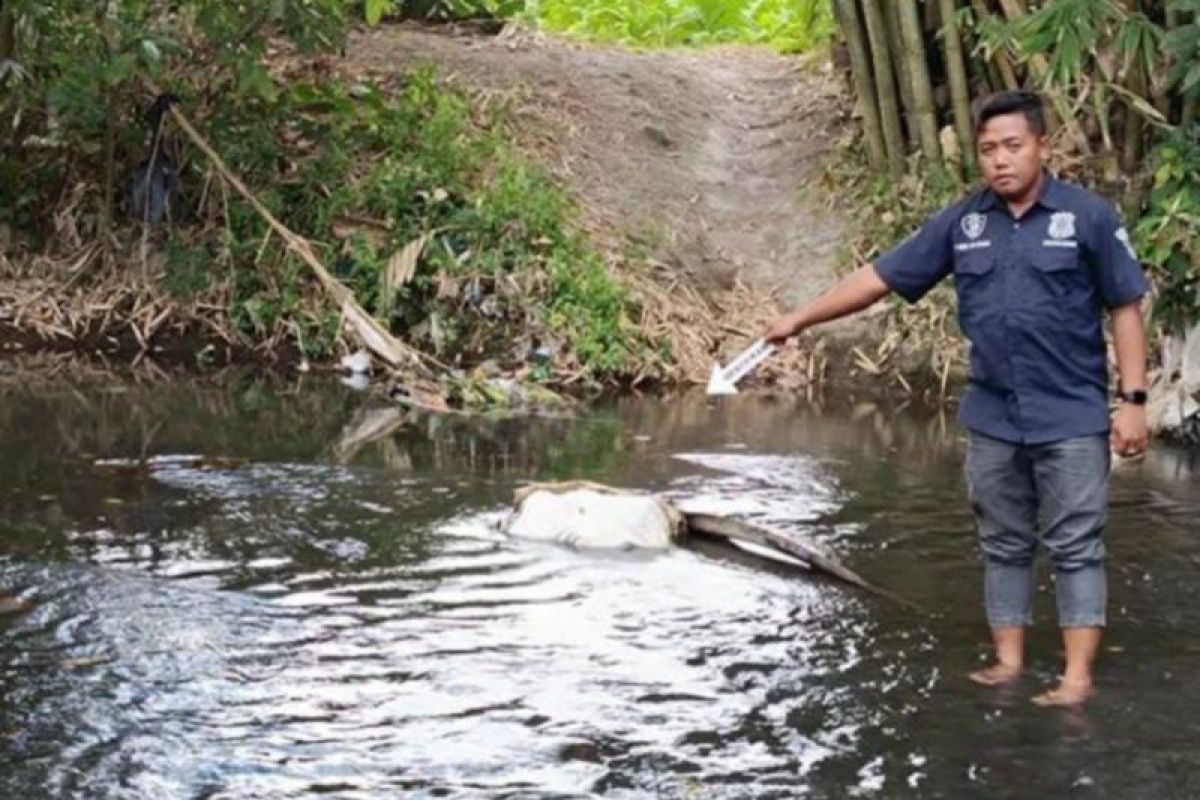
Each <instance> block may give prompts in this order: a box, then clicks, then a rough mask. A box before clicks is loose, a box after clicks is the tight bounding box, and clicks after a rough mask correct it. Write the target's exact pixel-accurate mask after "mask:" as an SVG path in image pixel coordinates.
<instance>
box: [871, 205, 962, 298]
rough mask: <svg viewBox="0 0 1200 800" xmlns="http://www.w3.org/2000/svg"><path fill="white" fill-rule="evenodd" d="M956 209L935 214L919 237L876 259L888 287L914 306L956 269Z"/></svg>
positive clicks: (876, 268)
mask: <svg viewBox="0 0 1200 800" xmlns="http://www.w3.org/2000/svg"><path fill="white" fill-rule="evenodd" d="M957 219H958V213H957V209H956V208H955V207H951V208H948V209H945V210H943V211H941V212H939V213H937V214H934V215H933V216H932V217H930V218H929V219H928V220H926V222H925V224H924V225H922V226H921V228H920V230H918V231H917V232H916V233H915V234H913V235H912V236H910V237H909V238H908V239H906V240H905V241H903V242H901V243H900V244H899V245H897V246H896V247H894V248H892V249H891V250H889V251H888V252H886V253H884V254H883V255H881V256H880V257H879V258H877V259H876V260H875V272H876V274H878V275H879V279H880V280H882V281H883V282H884V283H885V284H887V287H888V288H889V289H891V290H892V291H893V292H895V293H896V294H898V295H900V296H901V297H903V298H904V299H905V300H907V301H908V302H910V303H915V302H917V301H918V300H920V299H921V298H922V297H924V296H925V294H926V293H927V292H928V291H929V290H930V289H932V288H933V287H934V286H936V285H937V283H938V281H940V280H941V279H942V278H944V277H946V276H947V275H949V274H950V271H951V270H952V269H953V268H954V244H953V239H952V233H953V230H954V225H955V223H956V222H957Z"/></svg>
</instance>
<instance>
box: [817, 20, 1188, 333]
mask: <svg viewBox="0 0 1200 800" xmlns="http://www.w3.org/2000/svg"><path fill="white" fill-rule="evenodd" d="M833 6H834V12H835V16H836V19H837V24H838V28H839V30H840V33H841V37H840V38H841V41H840V42H839V43H838V45H837V48H838V51H839V54H840V55H841V60H842V62H843V63H846V64H847V66H848V67H849V71H850V77H851V80H852V82H853V89H854V93H855V95H856V96H857V99H858V113H859V115H860V117H861V122H862V134H863V142H864V147H865V150H866V154H867V157H868V159H869V161H870V163H871V166H872V167H873V168H874V169H875V170H877V171H878V172H880V173H887V174H890V175H891V176H892V177H893V178H894V179H899V178H901V177H903V176H904V175H905V174H906V173H908V172H909V171H911V170H913V169H916V168H934V169H945V170H948V171H950V172H953V173H956V174H957V175H958V176H959V177H960V178H961V179H963V180H968V181H969V180H970V179H972V177H973V175H974V165H973V163H972V161H973V159H972V154H973V147H972V125H971V102H972V100H973V99H974V98H977V97H980V96H982V95H984V94H986V93H988V92H991V91H997V90H1005V89H1017V88H1031V89H1035V90H1037V91H1040V92H1041V93H1042V94H1043V96H1044V97H1045V98H1046V99H1047V100H1048V106H1049V108H1050V109H1051V115H1050V116H1051V125H1052V153H1053V155H1052V166H1053V167H1054V168H1055V169H1056V170H1057V171H1058V172H1059V173H1060V174H1064V175H1067V176H1070V177H1073V178H1076V179H1079V180H1082V181H1084V182H1085V183H1088V184H1090V185H1092V186H1094V187H1096V188H1097V189H1098V190H1100V191H1101V192H1102V193H1104V194H1106V195H1108V196H1109V197H1111V198H1113V199H1115V200H1117V201H1118V202H1119V203H1120V205H1121V207H1122V210H1123V212H1124V213H1125V214H1126V215H1127V216H1128V217H1129V218H1130V219H1131V220H1132V221H1134V222H1135V223H1136V228H1135V230H1136V231H1137V238H1138V244H1139V247H1140V249H1141V250H1142V253H1143V258H1145V259H1146V261H1147V264H1148V266H1149V267H1150V268H1151V269H1152V270H1153V271H1154V272H1155V273H1156V274H1155V278H1156V284H1157V285H1158V287H1159V292H1158V296H1157V298H1156V305H1155V313H1156V317H1157V319H1158V320H1159V321H1160V323H1162V324H1164V325H1165V326H1166V327H1167V328H1168V329H1180V328H1182V327H1183V326H1185V325H1188V324H1191V323H1194V322H1195V321H1196V320H1197V319H1200V295H1198V289H1200V245H1198V244H1197V241H1198V240H1200V125H1198V123H1200V119H1198V102H1200V0H833Z"/></svg>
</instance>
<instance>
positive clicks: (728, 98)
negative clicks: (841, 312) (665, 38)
mask: <svg viewBox="0 0 1200 800" xmlns="http://www.w3.org/2000/svg"><path fill="white" fill-rule="evenodd" d="M347 56H348V62H349V65H350V68H351V69H352V70H357V71H360V72H362V73H366V74H372V75H375V76H382V75H385V74H387V73H394V72H396V71H397V70H399V69H403V68H407V67H410V66H413V65H416V64H423V63H428V64H433V65H435V66H436V67H437V69H438V70H439V72H440V73H441V74H442V75H443V76H445V77H447V78H448V79H450V80H453V81H456V82H459V83H461V84H462V85H465V86H468V87H471V88H474V89H479V90H482V91H485V92H487V91H503V90H512V89H515V90H517V96H518V97H519V98H520V101H519V106H518V109H517V114H516V118H517V120H518V123H517V127H518V138H519V140H520V141H521V143H522V144H523V145H524V146H525V147H526V148H527V149H529V150H531V151H533V152H535V153H536V154H537V155H538V156H539V159H540V160H541V161H542V162H543V163H545V164H546V165H547V166H548V167H549V168H550V169H551V170H552V171H553V172H554V174H555V175H556V176H557V177H559V178H560V179H561V180H562V181H563V182H564V183H565V184H566V185H567V186H568V187H569V188H570V189H571V190H572V192H573V193H574V195H575V196H576V198H577V199H578V201H579V203H580V205H581V207H582V209H583V214H584V220H583V221H584V224H585V225H586V226H587V227H588V229H589V230H590V231H591V232H592V233H593V235H594V236H595V237H596V238H597V239H598V240H599V241H601V242H602V243H603V244H606V245H608V246H609V247H611V248H613V249H616V250H620V249H622V248H628V247H629V245H630V243H633V244H634V246H640V247H641V248H643V250H644V251H645V252H648V253H649V254H651V255H652V257H653V259H655V260H657V261H659V262H661V264H662V265H663V268H664V269H665V270H667V271H669V272H670V273H671V275H672V276H673V277H682V276H688V277H690V278H692V279H693V280H694V281H696V285H698V286H700V287H710V288H719V287H720V288H727V287H729V286H731V285H732V284H733V283H734V282H735V281H737V280H738V279H740V280H741V281H743V282H744V283H746V284H747V285H750V286H754V287H760V288H763V289H766V288H770V287H776V286H777V287H779V288H780V296H781V298H782V299H783V300H784V301H785V302H795V301H800V300H803V299H807V298H810V297H813V296H815V295H816V294H817V293H819V292H820V290H821V289H822V288H823V287H825V286H827V285H828V284H829V282H830V281H831V280H832V278H833V275H834V269H835V266H836V263H837V260H838V255H839V252H838V251H839V247H840V244H841V234H842V231H843V229H844V221H843V220H841V219H839V218H838V217H837V216H836V213H835V212H834V211H832V210H831V209H829V208H828V205H827V203H826V200H827V197H826V196H824V195H825V194H826V193H825V192H823V191H822V190H821V189H819V188H817V187H816V186H815V185H814V179H815V178H817V177H818V176H819V174H820V170H821V162H822V157H823V156H825V155H826V154H827V153H829V151H830V149H831V148H832V147H833V146H834V145H835V143H836V141H837V138H838V136H839V135H840V131H841V130H842V129H843V126H844V124H845V122H846V120H845V119H844V109H845V108H846V107H847V105H848V104H846V103H845V102H844V100H843V98H842V96H841V93H840V92H841V89H840V85H839V83H838V81H837V80H836V78H835V76H834V74H833V73H832V72H831V71H830V70H829V68H828V67H826V66H824V65H823V64H821V63H810V64H805V63H803V62H802V61H801V60H800V59H797V58H789V57H784V56H779V55H776V54H774V53H772V52H770V51H767V50H764V49H755V48H743V47H736V48H735V47H729V48H719V49H712V50H705V51H688V50H673V51H656V52H635V51H630V50H627V49H623V48H619V47H607V46H599V45H591V44H583V43H576V42H566V41H562V40H560V39H556V38H552V37H547V36H544V35H541V34H533V33H528V32H523V31H506V32H505V33H504V34H502V35H501V36H499V37H482V36H477V35H463V34H454V33H450V32H442V31H437V30H430V29H421V28H414V27H407V26H401V27H385V28H381V29H376V30H372V31H369V32H365V33H362V34H360V35H358V36H357V37H356V38H355V39H353V40H352V42H351V44H350V46H349V47H348V49H347Z"/></svg>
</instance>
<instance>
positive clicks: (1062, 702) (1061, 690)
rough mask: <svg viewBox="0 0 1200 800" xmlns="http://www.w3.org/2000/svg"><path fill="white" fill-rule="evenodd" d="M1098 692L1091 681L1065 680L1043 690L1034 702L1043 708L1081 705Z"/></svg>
mask: <svg viewBox="0 0 1200 800" xmlns="http://www.w3.org/2000/svg"><path fill="white" fill-rule="evenodd" d="M1095 694H1096V689H1095V688H1094V687H1093V686H1092V684H1091V683H1067V682H1066V681H1063V682H1062V683H1060V684H1058V686H1057V687H1056V688H1054V689H1051V690H1049V691H1047V692H1042V693H1041V694H1039V695H1038V696H1037V697H1035V698H1033V704H1034V705H1038V706H1041V707H1042V708H1055V707H1064V706H1066V707H1070V706H1081V705H1083V704H1084V703H1086V702H1087V701H1088V700H1090V699H1092V697H1093V696H1094V695H1095Z"/></svg>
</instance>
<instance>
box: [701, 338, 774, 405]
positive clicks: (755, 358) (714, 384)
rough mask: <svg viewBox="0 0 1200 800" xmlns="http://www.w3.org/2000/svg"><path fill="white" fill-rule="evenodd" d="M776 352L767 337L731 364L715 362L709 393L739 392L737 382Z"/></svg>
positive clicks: (743, 352)
mask: <svg viewBox="0 0 1200 800" xmlns="http://www.w3.org/2000/svg"><path fill="white" fill-rule="evenodd" d="M774 352H775V345H773V344H767V342H766V340H765V339H759V340H758V341H756V342H755V343H754V344H752V345H750V346H749V347H747V348H746V349H745V350H743V351H742V353H741V355H739V356H738V357H737V358H735V359H734V360H733V361H730V362H729V366H727V367H722V366H721V365H720V364H714V365H713V371H712V375H710V376H709V378H708V394H737V382H738V381H740V380H741V379H742V378H744V377H746V374H747V373H749V372H750V370H752V369H754V368H755V367H757V366H758V365H759V364H761V363H762V362H764V361H766V360H767V359H768V358H770V356H771V354H772V353H774Z"/></svg>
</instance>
